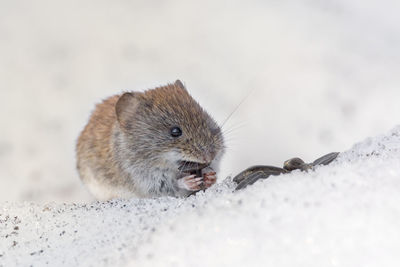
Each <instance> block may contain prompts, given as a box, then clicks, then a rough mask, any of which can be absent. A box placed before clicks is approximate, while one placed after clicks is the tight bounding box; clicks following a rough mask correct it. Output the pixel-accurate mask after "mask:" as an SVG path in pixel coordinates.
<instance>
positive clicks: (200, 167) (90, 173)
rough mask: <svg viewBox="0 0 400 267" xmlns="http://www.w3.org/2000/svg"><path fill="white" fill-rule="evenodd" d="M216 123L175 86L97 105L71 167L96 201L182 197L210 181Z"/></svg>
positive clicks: (215, 162)
mask: <svg viewBox="0 0 400 267" xmlns="http://www.w3.org/2000/svg"><path fill="white" fill-rule="evenodd" d="M224 150H225V146H224V139H223V136H222V132H221V129H220V127H219V126H218V124H217V123H216V122H215V121H214V119H213V118H212V117H211V116H210V115H209V114H208V113H207V112H206V111H204V110H203V108H202V107H201V106H200V105H199V104H198V103H197V102H196V101H195V100H194V99H193V98H192V97H191V96H190V94H189V93H188V91H187V89H186V88H185V86H184V85H183V84H182V82H181V81H179V80H177V81H176V82H175V83H173V84H168V85H166V86H161V87H157V88H155V89H151V90H147V91H145V92H126V93H123V94H122V95H115V96H112V97H109V98H107V99H105V100H104V101H103V102H102V103H100V104H98V105H97V106H96V108H95V110H94V112H93V113H92V115H91V116H90V119H89V122H88V123H87V125H86V126H85V128H84V129H83V131H82V133H81V134H80V136H79V138H78V142H77V149H76V151H77V168H78V172H79V175H80V178H81V180H82V181H83V183H84V184H85V185H86V186H87V187H88V189H89V191H90V192H91V193H92V194H93V195H94V196H95V197H96V198H97V199H98V200H108V199H111V198H131V197H139V198H154V197H160V196H174V197H185V196H188V195H190V194H191V193H193V192H195V191H198V190H200V189H206V188H209V187H210V186H212V185H213V184H214V183H215V182H216V171H217V170H218V166H219V161H220V159H221V157H222V155H223V153H224Z"/></svg>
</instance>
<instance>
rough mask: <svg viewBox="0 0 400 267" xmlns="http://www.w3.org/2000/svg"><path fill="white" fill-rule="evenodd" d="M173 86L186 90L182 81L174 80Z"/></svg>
mask: <svg viewBox="0 0 400 267" xmlns="http://www.w3.org/2000/svg"><path fill="white" fill-rule="evenodd" d="M174 86H175V87H178V88H180V89H183V90H186V87H185V86H184V85H183V83H182V82H181V81H180V80H176V81H175V83H174Z"/></svg>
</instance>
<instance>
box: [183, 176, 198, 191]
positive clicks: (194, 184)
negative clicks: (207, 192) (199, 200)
mask: <svg viewBox="0 0 400 267" xmlns="http://www.w3.org/2000/svg"><path fill="white" fill-rule="evenodd" d="M202 184H203V177H196V175H194V174H193V175H189V176H185V177H183V178H181V179H179V180H178V187H179V188H181V189H185V190H188V191H199V190H201V189H202Z"/></svg>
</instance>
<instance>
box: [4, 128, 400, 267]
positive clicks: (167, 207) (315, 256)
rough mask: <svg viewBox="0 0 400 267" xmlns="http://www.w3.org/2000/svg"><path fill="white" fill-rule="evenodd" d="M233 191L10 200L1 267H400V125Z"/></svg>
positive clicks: (229, 187) (221, 186) (227, 186)
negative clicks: (316, 163)
mask: <svg viewBox="0 0 400 267" xmlns="http://www.w3.org/2000/svg"><path fill="white" fill-rule="evenodd" d="M310 161H311V160H310ZM233 188H234V184H233V182H232V181H231V179H230V178H227V179H225V180H224V181H222V182H221V183H218V184H217V185H216V186H215V187H213V188H211V189H210V190H208V191H206V192H204V193H199V194H197V195H195V196H192V197H190V198H188V199H178V198H160V199H131V200H113V201H109V202H95V203H92V204H56V203H54V204H33V203H29V202H25V203H21V202H16V203H6V204H3V205H2V206H1V208H0V236H1V240H2V241H1V243H0V255H1V257H0V265H1V266H29V265H33V266H45V265H48V266H399V264H400V255H399V253H398V251H399V249H400V228H399V227H398V226H399V225H400V206H399V203H400V194H399V192H400V126H398V127H396V128H395V129H393V130H392V131H390V132H389V133H387V134H385V135H380V136H377V137H374V138H368V139H366V140H365V141H363V142H360V143H358V144H356V145H354V146H353V147H352V148H351V149H350V150H347V151H345V152H343V153H342V154H340V156H339V158H338V159H337V160H336V161H334V162H333V163H331V164H330V165H328V166H321V167H318V168H317V169H316V170H315V171H310V172H300V171H294V172H292V173H290V174H286V175H281V176H274V177H270V178H269V179H266V180H262V181H259V182H257V183H255V184H254V185H252V186H249V187H247V188H246V189H244V190H242V191H238V192H233Z"/></svg>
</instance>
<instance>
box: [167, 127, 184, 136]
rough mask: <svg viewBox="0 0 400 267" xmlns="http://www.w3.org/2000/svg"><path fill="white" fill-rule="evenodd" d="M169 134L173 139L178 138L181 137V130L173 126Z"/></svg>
mask: <svg viewBox="0 0 400 267" xmlns="http://www.w3.org/2000/svg"><path fill="white" fill-rule="evenodd" d="M170 133H171V136H173V137H179V136H181V135H182V130H181V128H179V127H178V126H175V127H172V128H171V131H170Z"/></svg>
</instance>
